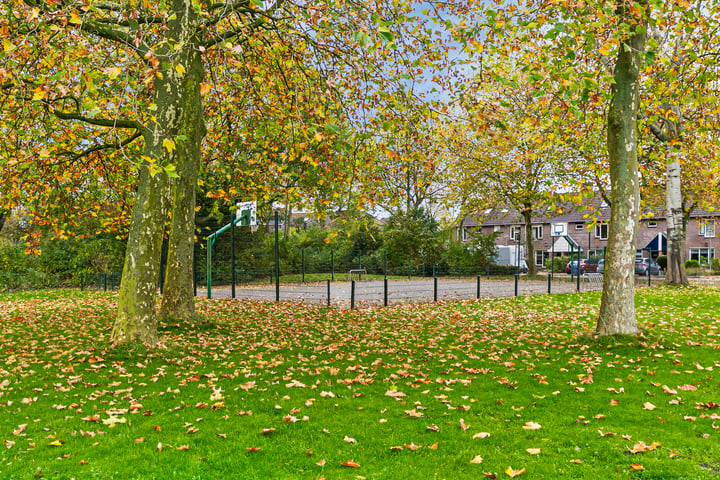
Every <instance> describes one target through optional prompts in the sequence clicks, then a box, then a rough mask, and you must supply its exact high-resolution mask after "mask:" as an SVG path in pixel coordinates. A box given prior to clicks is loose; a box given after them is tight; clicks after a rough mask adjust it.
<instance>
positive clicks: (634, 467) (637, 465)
mask: <svg viewBox="0 0 720 480" xmlns="http://www.w3.org/2000/svg"><path fill="white" fill-rule="evenodd" d="M630 468H632V469H633V470H645V467H643V466H642V465H640V464H639V463H631V464H630Z"/></svg>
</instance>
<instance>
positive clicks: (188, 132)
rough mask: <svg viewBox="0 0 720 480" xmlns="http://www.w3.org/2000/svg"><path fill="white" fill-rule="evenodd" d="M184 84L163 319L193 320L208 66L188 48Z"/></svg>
mask: <svg viewBox="0 0 720 480" xmlns="http://www.w3.org/2000/svg"><path fill="white" fill-rule="evenodd" d="M186 53H187V54H188V55H187V62H186V63H187V66H186V73H185V82H184V84H183V88H182V91H183V110H182V126H181V127H180V130H179V134H180V136H181V137H182V136H184V138H185V140H183V141H180V142H177V154H176V158H177V174H178V178H175V179H174V182H173V206H172V220H171V226H170V237H169V240H168V257H167V270H166V275H165V289H164V292H163V298H162V303H161V305H160V317H161V318H165V317H168V318H173V319H175V320H181V321H192V320H193V319H194V317H195V295H194V291H193V253H194V246H195V198H196V190H197V177H198V171H199V169H200V155H201V144H202V140H203V138H204V136H205V133H206V130H205V121H204V117H203V105H202V97H201V95H200V84H201V82H202V80H203V77H204V65H203V61H202V57H201V55H200V52H199V51H198V50H196V49H188V51H187V52H186Z"/></svg>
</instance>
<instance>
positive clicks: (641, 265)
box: [635, 258, 662, 276]
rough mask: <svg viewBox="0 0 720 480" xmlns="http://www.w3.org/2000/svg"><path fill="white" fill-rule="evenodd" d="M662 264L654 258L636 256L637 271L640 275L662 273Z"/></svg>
mask: <svg viewBox="0 0 720 480" xmlns="http://www.w3.org/2000/svg"><path fill="white" fill-rule="evenodd" d="M660 270H662V269H661V268H660V265H658V264H657V262H656V261H655V260H653V259H652V258H636V259H635V273H636V274H638V275H642V276H645V275H648V274H650V275H660Z"/></svg>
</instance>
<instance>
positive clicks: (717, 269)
mask: <svg viewBox="0 0 720 480" xmlns="http://www.w3.org/2000/svg"><path fill="white" fill-rule="evenodd" d="M712 271H713V273H714V274H716V275H717V274H720V258H713V259H712Z"/></svg>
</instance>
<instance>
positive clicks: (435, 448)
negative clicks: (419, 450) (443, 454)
mask: <svg viewBox="0 0 720 480" xmlns="http://www.w3.org/2000/svg"><path fill="white" fill-rule="evenodd" d="M428 448H430V449H432V450H437V448H438V442H435V443H433V444H432V445H429V446H428Z"/></svg>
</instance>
